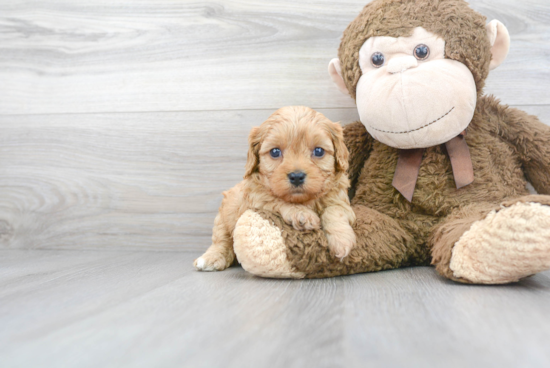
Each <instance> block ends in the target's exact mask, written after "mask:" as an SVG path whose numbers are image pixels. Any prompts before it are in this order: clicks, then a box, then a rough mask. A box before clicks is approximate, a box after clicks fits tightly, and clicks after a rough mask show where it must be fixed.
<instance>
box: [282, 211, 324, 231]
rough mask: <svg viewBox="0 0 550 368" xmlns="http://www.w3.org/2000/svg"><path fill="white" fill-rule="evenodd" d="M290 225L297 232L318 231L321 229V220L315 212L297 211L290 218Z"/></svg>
mask: <svg viewBox="0 0 550 368" xmlns="http://www.w3.org/2000/svg"><path fill="white" fill-rule="evenodd" d="M287 222H288V223H290V224H292V227H293V228H295V229H296V230H317V229H320V228H321V219H320V218H319V216H317V214H316V213H315V212H313V211H296V212H294V213H292V214H291V215H290V216H289V218H288V221H287Z"/></svg>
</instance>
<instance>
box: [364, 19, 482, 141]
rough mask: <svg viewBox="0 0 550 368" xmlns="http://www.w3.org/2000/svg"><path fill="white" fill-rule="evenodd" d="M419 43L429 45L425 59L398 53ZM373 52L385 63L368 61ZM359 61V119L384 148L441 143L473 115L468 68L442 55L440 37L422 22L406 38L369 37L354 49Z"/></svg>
mask: <svg viewBox="0 0 550 368" xmlns="http://www.w3.org/2000/svg"><path fill="white" fill-rule="evenodd" d="M419 44H424V45H427V46H428V47H429V49H430V54H429V57H428V58H427V60H426V61H423V60H417V59H416V58H415V57H414V56H413V55H412V53H409V54H407V53H404V52H403V50H411V52H412V50H414V49H415V47H416V46H417V45H419ZM375 52H381V53H382V54H383V55H384V59H385V61H384V65H386V66H387V67H386V68H376V67H375V66H373V65H372V63H371V56H372V55H373V54H374V53H375ZM359 65H360V67H361V71H362V76H361V78H360V79H359V83H358V84H357V90H356V93H357V100H359V101H362V102H363V103H362V104H358V111H359V116H360V117H361V122H362V123H363V124H364V125H365V128H367V131H368V132H369V134H370V135H371V136H372V137H373V138H374V139H376V140H378V141H380V142H382V143H384V144H386V145H388V146H390V147H395V148H401V149H410V148H425V147H432V146H436V145H438V144H441V143H445V142H447V141H449V140H451V139H452V138H454V137H456V136H457V135H459V134H460V133H461V132H462V131H463V130H464V129H466V127H467V126H468V124H469V123H470V121H471V120H472V117H473V116H474V110H475V107H476V101H477V93H476V87H475V81H474V78H473V76H472V73H471V72H470V71H469V70H468V68H467V67H466V66H465V65H464V64H462V63H460V62H458V61H456V60H451V59H446V58H445V41H444V40H443V39H441V38H439V37H437V36H436V35H434V34H433V33H431V32H428V31H426V30H425V29H424V28H422V27H417V28H415V29H414V32H413V34H412V36H411V37H397V38H395V37H372V38H369V39H368V40H367V41H366V42H365V44H364V45H363V46H362V47H361V49H360V51H359ZM434 80H437V81H438V83H435V84H434V83H433V81H434ZM380 101H384V103H380Z"/></svg>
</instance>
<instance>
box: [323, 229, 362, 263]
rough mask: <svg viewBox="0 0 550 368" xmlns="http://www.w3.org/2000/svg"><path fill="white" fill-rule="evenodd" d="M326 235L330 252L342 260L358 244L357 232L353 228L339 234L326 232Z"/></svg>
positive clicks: (342, 230)
mask: <svg viewBox="0 0 550 368" xmlns="http://www.w3.org/2000/svg"><path fill="white" fill-rule="evenodd" d="M325 235H326V236H327V240H328V247H329V249H330V252H331V253H332V254H334V256H335V257H337V258H340V259H343V258H345V257H347V256H348V255H349V253H350V252H351V250H352V249H353V247H354V246H355V243H356V238H355V232H354V231H353V229H352V228H351V226H350V227H349V228H348V229H345V230H344V229H341V231H339V232H325Z"/></svg>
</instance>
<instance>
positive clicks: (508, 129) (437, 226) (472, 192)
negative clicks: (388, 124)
mask: <svg viewBox="0 0 550 368" xmlns="http://www.w3.org/2000/svg"><path fill="white" fill-rule="evenodd" d="M344 136H345V141H346V145H347V146H348V147H349V149H350V168H349V172H348V173H349V176H350V178H354V177H357V176H358V173H359V172H360V173H361V174H360V178H359V179H358V182H357V185H356V195H355V197H354V198H353V200H352V207H353V209H354V211H355V213H356V216H357V220H356V223H355V225H354V230H355V231H356V235H357V244H356V246H355V247H354V249H353V250H352V252H351V253H350V255H349V257H347V258H345V259H344V260H343V262H340V261H339V260H338V259H336V258H334V257H333V256H331V255H330V254H329V252H327V251H326V239H325V236H324V234H323V233H322V232H320V231H307V232H297V231H293V230H292V228H291V227H289V226H288V225H285V224H283V222H282V221H281V220H280V219H278V217H277V216H276V215H274V214H272V213H269V212H265V211H264V212H260V214H261V215H262V216H263V217H264V218H266V219H269V220H271V221H273V222H274V223H275V224H276V225H277V226H279V227H280V228H281V229H282V230H283V232H282V233H283V237H284V239H285V243H286V244H287V246H288V250H287V258H288V259H289V261H290V262H291V264H292V266H293V268H294V269H295V270H296V271H298V272H304V273H305V274H306V277H308V278H319V277H331V276H337V275H347V274H353V273H360V272H373V271H379V270H384V269H391V268H397V267H404V266H413V265H428V264H430V262H431V263H432V264H434V265H435V266H436V270H437V271H438V272H439V273H441V274H442V275H444V276H446V277H448V278H451V279H453V280H456V281H460V282H469V281H468V280H465V279H459V278H456V277H454V276H453V274H452V271H451V270H450V269H449V262H450V258H451V251H452V247H453V245H454V244H455V243H456V241H458V239H459V238H460V236H461V235H462V234H463V233H464V232H465V231H467V230H468V229H469V228H470V226H471V224H472V223H473V222H475V221H477V220H481V219H483V218H484V217H485V216H486V215H487V214H488V213H489V212H491V211H492V210H498V209H500V208H501V206H510V205H512V204H515V203H517V202H538V203H542V204H545V205H550V196H548V195H528V191H527V189H526V184H527V181H526V177H527V178H529V179H530V180H531V182H532V183H533V186H534V187H535V189H536V190H537V191H538V192H539V193H541V194H550V147H548V144H547V143H546V142H548V141H550V128H549V127H547V126H545V125H544V124H542V123H541V122H539V121H538V120H537V118H536V117H534V116H529V115H527V114H525V113H523V112H521V111H519V110H516V109H512V108H508V107H505V106H502V105H500V104H499V102H498V101H497V100H496V99H494V98H492V97H483V98H481V99H480V101H479V102H478V106H477V109H476V114H475V116H474V119H473V120H472V123H471V124H470V127H469V131H468V135H467V140H468V145H469V147H470V152H471V155H472V161H473V165H474V173H475V181H474V183H473V184H471V185H469V186H467V187H464V188H462V189H460V190H457V189H456V187H455V185H454V180H453V174H452V170H451V166H450V163H449V160H448V157H447V156H446V154H445V152H444V148H442V147H441V146H437V147H432V148H429V149H427V150H426V153H425V155H424V159H423V161H422V166H421V168H420V175H419V179H418V183H417V187H416V191H415V194H414V197H413V201H412V203H409V202H408V201H407V200H406V199H405V198H403V197H402V196H401V195H400V194H399V192H397V190H396V189H395V188H393V186H392V185H391V183H392V179H393V173H394V168H395V165H396V163H397V150H396V149H394V148H391V147H388V146H386V145H384V144H382V143H380V142H377V141H374V140H373V139H372V138H371V137H370V136H369V135H368V133H367V132H366V130H365V128H364V126H363V124H361V123H360V122H356V123H353V124H349V125H347V126H346V127H345V128H344ZM518 143H521V144H518ZM361 147H363V149H360V148H361ZM529 147H530V148H529ZM365 156H366V157H367V158H366V159H365V160H363V162H362V165H361V164H360V162H361V161H362V158H363V157H365ZM540 167H543V168H545V169H542V170H540V169H539V168H540ZM524 172H525V175H524ZM532 178H534V179H532Z"/></svg>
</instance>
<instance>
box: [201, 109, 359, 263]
mask: <svg viewBox="0 0 550 368" xmlns="http://www.w3.org/2000/svg"><path fill="white" fill-rule="evenodd" d="M249 144H250V147H249V150H248V159H247V163H246V174H245V176H244V180H243V181H242V182H240V183H239V184H237V185H236V186H235V187H233V188H232V189H230V190H228V191H226V192H224V193H223V196H224V198H223V201H222V204H221V206H220V210H219V213H218V215H217V216H216V219H215V221H214V229H213V235H212V245H211V246H210V248H208V250H207V251H206V253H204V254H203V255H202V256H201V257H200V258H198V259H196V260H195V262H194V264H195V267H196V268H197V269H198V270H201V271H221V270H224V269H226V268H227V267H229V266H230V265H231V264H232V263H233V261H234V260H235V253H234V252H233V237H232V234H233V230H234V229H235V224H236V223H237V220H238V219H239V217H240V216H241V215H242V214H243V213H244V212H245V211H246V210H248V209H254V210H261V209H265V210H269V211H272V212H277V213H279V214H280V215H281V217H282V218H283V219H284V220H285V222H287V223H289V224H291V225H292V226H293V227H294V228H295V229H297V230H313V229H319V228H320V227H321V226H322V227H323V230H324V232H325V233H326V236H327V239H328V244H329V247H330V250H331V252H332V253H333V254H334V255H335V256H336V257H339V258H344V257H345V256H347V255H348V254H349V252H350V250H351V249H352V247H353V246H354V245H355V233H354V232H353V230H352V227H351V226H352V225H353V223H354V222H355V214H354V212H353V210H352V209H351V207H350V202H349V198H348V193H347V190H348V187H349V180H348V177H347V175H346V170H347V168H348V156H349V153H348V150H347V148H346V146H345V144H344V137H343V130H342V127H341V126H340V124H338V123H333V122H332V121H330V120H329V119H327V118H326V117H325V116H324V115H323V114H321V113H319V112H317V111H314V110H312V109H310V108H307V107H303V106H291V107H283V108H281V109H279V110H277V111H276V112H275V113H273V115H271V116H270V117H269V118H268V119H267V120H266V121H265V122H264V123H263V124H262V125H261V126H259V127H255V128H252V131H251V132H250V136H249ZM316 148H317V150H316ZM319 148H320V149H319ZM320 153H322V154H320ZM292 173H300V174H301V175H302V177H303V180H302V181H303V182H297V181H296V179H294V183H293V180H291V176H289V174H292ZM304 174H305V177H304Z"/></svg>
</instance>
